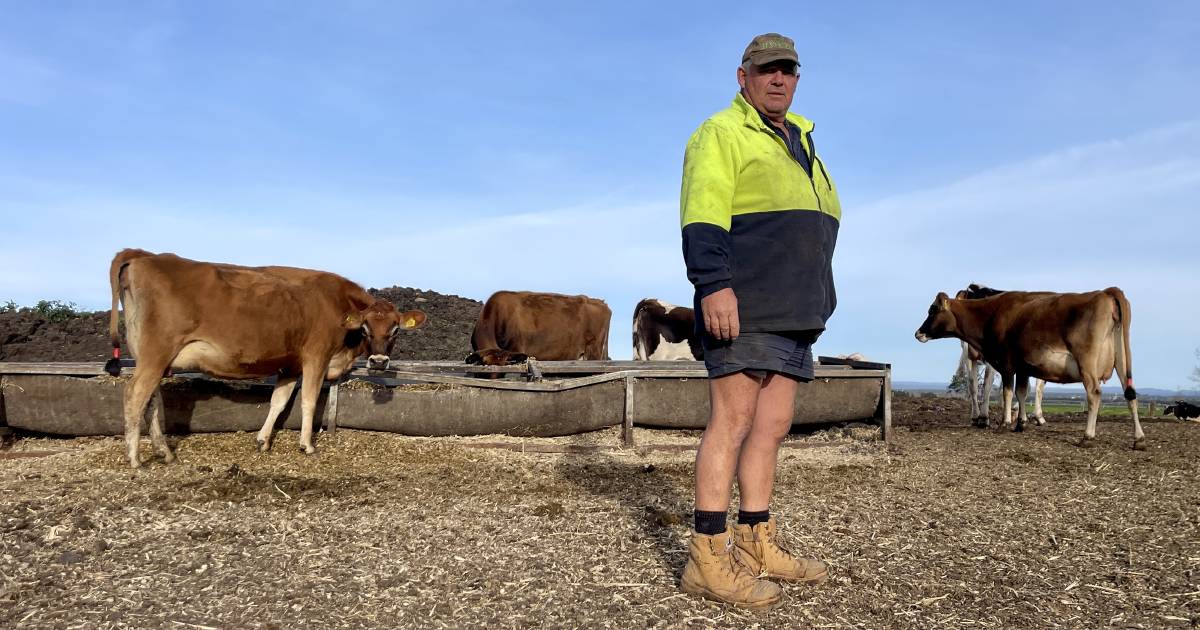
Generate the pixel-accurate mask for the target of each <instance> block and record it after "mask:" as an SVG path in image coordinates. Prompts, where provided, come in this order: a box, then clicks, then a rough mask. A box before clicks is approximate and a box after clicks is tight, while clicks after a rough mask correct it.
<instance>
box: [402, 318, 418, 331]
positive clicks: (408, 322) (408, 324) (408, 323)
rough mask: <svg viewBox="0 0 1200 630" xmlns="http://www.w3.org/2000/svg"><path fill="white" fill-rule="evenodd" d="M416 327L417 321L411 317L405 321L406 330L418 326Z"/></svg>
mask: <svg viewBox="0 0 1200 630" xmlns="http://www.w3.org/2000/svg"><path fill="white" fill-rule="evenodd" d="M416 325H417V320H415V319H413V318H411V317H409V318H408V319H406V320H404V327H405V328H412V327H414V326H416Z"/></svg>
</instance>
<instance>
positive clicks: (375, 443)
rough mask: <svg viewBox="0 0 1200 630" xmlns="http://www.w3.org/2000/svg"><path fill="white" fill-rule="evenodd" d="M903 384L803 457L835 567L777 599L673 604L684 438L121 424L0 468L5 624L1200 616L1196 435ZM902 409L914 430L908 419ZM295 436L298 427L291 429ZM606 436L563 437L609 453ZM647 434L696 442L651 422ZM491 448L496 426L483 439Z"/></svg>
mask: <svg viewBox="0 0 1200 630" xmlns="http://www.w3.org/2000/svg"><path fill="white" fill-rule="evenodd" d="M961 411H962V410H961V409H959V407H957V406H955V407H953V408H949V407H946V406H945V405H943V404H942V403H941V402H938V401H932V402H931V401H928V400H922V399H909V400H898V402H897V421H898V424H900V425H902V426H900V427H898V430H897V437H896V440H895V442H894V444H893V445H892V446H891V447H887V446H885V445H882V444H879V443H872V442H868V441H865V440H863V439H861V438H862V437H863V435H862V434H854V431H853V430H852V431H851V433H852V435H850V436H847V435H844V432H837V431H831V432H824V433H822V434H820V435H819V436H814V437H809V438H805V439H806V440H808V441H810V442H811V441H824V442H825V443H826V445H824V446H821V447H818V448H802V449H788V450H785V451H784V452H783V455H782V461H781V465H780V469H779V479H778V493H777V497H776V500H775V503H774V506H773V507H774V509H775V511H776V513H777V514H778V515H779V517H780V520H781V524H782V527H783V533H784V536H785V540H786V542H788V543H790V544H791V545H792V546H793V547H794V548H796V549H800V550H803V551H805V552H807V553H811V554H815V555H818V556H821V557H822V558H824V559H825V560H826V561H827V562H829V564H830V566H831V573H832V577H831V579H830V581H829V582H828V583H826V584H825V585H823V586H820V587H817V588H799V587H788V588H787V589H786V590H787V598H786V600H785V602H784V603H783V605H781V606H780V607H778V608H776V609H775V610H772V611H770V612H766V613H750V612H745V611H740V610H735V609H732V608H729V607H726V606H722V605H719V604H714V603H710V602H706V601H702V600H696V599H693V598H691V597H687V596H684V595H682V594H680V593H679V592H678V590H677V579H678V578H677V576H678V574H679V572H680V570H681V568H682V565H683V562H684V559H685V553H684V550H685V549H686V537H687V534H688V524H689V521H690V514H689V512H690V509H691V483H692V482H691V476H690V475H691V458H692V456H693V455H692V453H688V452H671V451H650V452H644V453H638V452H609V453H598V454H592V455H586V456H582V455H547V454H534V453H519V452H509V451H501V450H487V449H478V448H470V447H469V446H470V443H471V442H473V441H477V440H479V439H484V438H471V439H465V438H464V439H419V438H405V437H400V436H395V435H389V434H381V433H369V432H360V431H339V432H338V433H337V434H336V435H335V436H333V437H326V438H324V439H321V440H320V441H319V442H318V446H319V448H320V449H321V452H320V454H319V455H318V456H316V457H306V456H304V455H302V454H300V453H298V452H296V451H295V449H294V447H293V446H292V445H293V444H294V443H295V436H294V435H282V436H279V438H278V439H277V441H276V450H275V451H274V452H272V453H270V454H267V455H256V454H255V453H254V452H253V444H254V439H253V436H252V435H251V434H249V433H244V434H222V435H199V436H188V437H183V438H181V439H177V440H176V441H177V443H178V452H179V458H180V461H179V462H178V463H176V464H174V465H170V466H168V465H164V464H162V463H161V462H160V461H154V462H152V463H151V464H150V466H149V468H148V469H147V470H144V471H140V472H132V471H129V470H128V469H126V467H125V465H124V464H123V462H122V459H121V443H120V441H119V440H118V439H116V438H87V439H85V438H80V439H74V440H55V439H33V438H24V439H20V440H18V441H17V442H16V443H15V445H13V446H12V447H11V448H10V449H9V450H8V451H5V453H7V454H16V453H30V452H33V451H54V452H56V453H57V454H55V455H52V456H48V457H36V458H8V459H0V626H5V627H20V626H29V627H56V626H57V627H64V628H66V627H100V628H105V627H131V626H132V627H177V628H189V627H190V628H218V627H264V628H265V627H279V628H282V627H347V628H350V627H364V626H368V627H422V628H427V627H428V628H438V627H453V628H461V627H478V626H483V625H486V626H488V627H496V628H509V627H512V628H516V627H529V626H555V627H572V628H576V627H589V628H606V627H612V628H628V627H643V626H644V627H695V628H707V627H727V626H744V627H755V626H761V627H829V628H835V627H836V628H841V627H848V628H849V627H857V628H881V627H912V628H938V627H954V628H963V627H967V628H971V627H980V628H1000V627H1004V628H1012V627H1050V628H1053V627H1062V628H1095V627H1107V626H1116V627H1145V628H1162V627H1183V628H1186V627H1194V626H1195V625H1196V624H1197V619H1200V586H1198V584H1200V481H1198V480H1197V473H1198V472H1200V471H1198V467H1200V464H1198V462H1200V458H1198V457H1197V453H1200V450H1198V449H1200V426H1196V425H1187V424H1181V423H1174V422H1149V423H1148V424H1147V428H1146V432H1147V436H1148V437H1147V439H1148V441H1149V444H1148V446H1149V448H1148V449H1147V450H1146V451H1133V450H1131V449H1130V448H1129V433H1130V431H1129V427H1128V423H1127V421H1121V422H1104V423H1102V424H1101V426H1100V435H1101V439H1100V443H1099V444H1098V445H1096V446H1095V447H1094V448H1091V449H1081V448H1079V447H1077V446H1075V443H1076V442H1077V440H1078V437H1079V436H1080V434H1081V433H1082V428H1081V425H1080V424H1078V423H1063V422H1059V421H1056V420H1055V419H1053V418H1052V419H1051V424H1050V425H1048V426H1046V427H1041V428H1034V429H1031V430H1029V431H1028V432H1026V433H1024V434H1012V433H1007V432H994V431H986V430H985V431H981V430H974V429H969V428H965V427H963V426H962V425H964V424H965V420H963V419H962V418H963V416H965V414H963V413H960V412H961ZM904 425H907V426H904ZM285 433H286V432H285ZM617 437H618V436H617V434H616V433H614V432H612V431H607V432H599V433H598V434H589V435H585V436H576V437H573V438H554V439H552V440H542V441H541V442H546V443H552V442H553V443H575V444H588V443H603V444H615V443H617ZM638 437H639V440H641V441H644V442H646V443H652V442H653V443H674V442H680V441H684V440H689V441H694V440H695V438H696V437H697V434H696V433H694V432H679V433H657V432H650V431H646V430H639V432H638ZM487 439H492V440H494V439H496V438H487Z"/></svg>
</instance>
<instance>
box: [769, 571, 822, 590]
mask: <svg viewBox="0 0 1200 630" xmlns="http://www.w3.org/2000/svg"><path fill="white" fill-rule="evenodd" d="M766 577H767V578H768V579H771V580H779V581H780V582H787V583H788V584H803V585H805V586H816V585H818V584H821V583H823V582H824V581H825V580H827V579H829V571H826V572H824V573H822V574H821V575H818V576H816V577H810V578H788V577H784V576H782V575H771V574H770V573H768V574H767V575H766Z"/></svg>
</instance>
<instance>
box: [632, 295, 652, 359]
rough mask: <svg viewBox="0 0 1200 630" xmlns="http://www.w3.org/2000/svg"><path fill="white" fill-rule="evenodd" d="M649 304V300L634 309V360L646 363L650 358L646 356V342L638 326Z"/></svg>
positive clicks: (639, 303)
mask: <svg viewBox="0 0 1200 630" xmlns="http://www.w3.org/2000/svg"><path fill="white" fill-rule="evenodd" d="M647 302H649V300H642V301H640V302H638V303H637V306H635V307H634V309H633V358H634V360H637V361H646V360H648V359H649V358H650V357H649V356H647V355H646V342H645V340H644V339H643V336H642V335H641V330H640V327H639V326H638V321H640V320H641V318H642V310H643V309H645V308H646V303H647Z"/></svg>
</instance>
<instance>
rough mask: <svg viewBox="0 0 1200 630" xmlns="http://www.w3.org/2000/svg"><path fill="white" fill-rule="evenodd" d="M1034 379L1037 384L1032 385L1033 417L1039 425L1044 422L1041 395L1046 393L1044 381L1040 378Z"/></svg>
mask: <svg viewBox="0 0 1200 630" xmlns="http://www.w3.org/2000/svg"><path fill="white" fill-rule="evenodd" d="M1036 380H1037V384H1036V385H1034V386H1033V419H1034V420H1037V423H1038V426H1041V425H1043V424H1046V416H1045V415H1043V414H1042V396H1043V395H1044V394H1045V393H1046V381H1043V380H1042V379H1040V378H1039V379H1036Z"/></svg>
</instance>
